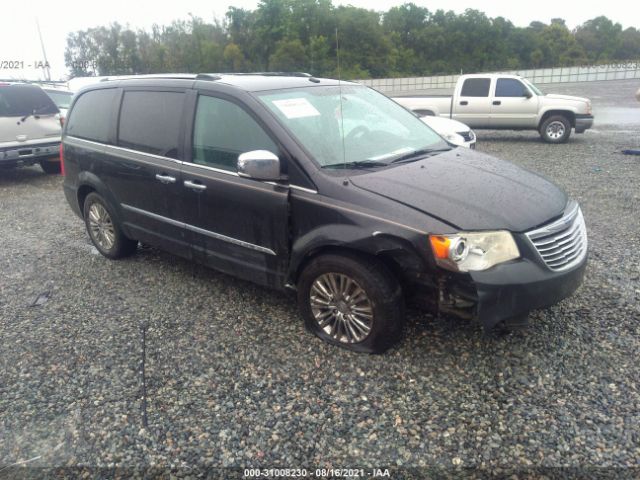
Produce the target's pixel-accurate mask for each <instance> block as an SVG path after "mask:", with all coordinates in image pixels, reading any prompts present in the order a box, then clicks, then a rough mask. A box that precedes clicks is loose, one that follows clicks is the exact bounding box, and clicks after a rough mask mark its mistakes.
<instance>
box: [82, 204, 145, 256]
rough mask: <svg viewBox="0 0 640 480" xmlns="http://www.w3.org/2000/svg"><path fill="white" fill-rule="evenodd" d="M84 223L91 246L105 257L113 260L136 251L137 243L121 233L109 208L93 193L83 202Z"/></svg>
mask: <svg viewBox="0 0 640 480" xmlns="http://www.w3.org/2000/svg"><path fill="white" fill-rule="evenodd" d="M84 222H85V225H86V227H87V232H88V233H89V238H91V241H92V242H93V245H94V246H95V247H96V248H97V249H98V251H99V252H100V253H101V254H102V255H104V256H105V257H107V258H110V259H112V260H115V259H118V258H122V257H126V256H128V255H131V254H132V253H134V252H135V251H136V248H137V246H138V242H137V241H135V240H131V239H130V238H128V237H126V236H125V235H124V233H122V229H121V228H120V225H119V224H118V222H117V220H116V219H115V217H114V215H113V211H112V209H111V207H110V206H109V205H108V204H107V202H106V201H105V200H104V199H103V198H102V197H101V196H100V195H98V194H97V193H95V192H93V193H90V194H89V195H87V198H86V199H85V201H84Z"/></svg>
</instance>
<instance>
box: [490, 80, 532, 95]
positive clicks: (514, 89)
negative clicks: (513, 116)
mask: <svg viewBox="0 0 640 480" xmlns="http://www.w3.org/2000/svg"><path fill="white" fill-rule="evenodd" d="M525 94H526V90H525V88H524V85H522V83H521V82H520V81H519V80H516V79H514V78H499V79H498V83H497V84H496V97H524V96H525Z"/></svg>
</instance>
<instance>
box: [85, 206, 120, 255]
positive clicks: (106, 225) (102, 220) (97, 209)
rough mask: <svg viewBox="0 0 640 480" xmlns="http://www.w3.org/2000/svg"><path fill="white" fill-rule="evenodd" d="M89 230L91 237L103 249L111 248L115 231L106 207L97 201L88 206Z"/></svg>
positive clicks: (114, 240) (114, 239) (114, 238)
mask: <svg viewBox="0 0 640 480" xmlns="http://www.w3.org/2000/svg"><path fill="white" fill-rule="evenodd" d="M89 232H90V233H91V238H92V239H93V240H94V241H95V242H96V243H97V244H98V246H100V248H102V249H103V250H105V251H109V250H111V249H112V248H113V245H114V244H115V242H116V231H115V228H114V226H113V221H112V220H111V216H110V215H109V212H107V209H106V208H104V206H102V205H101V204H99V203H93V204H91V206H90V207H89Z"/></svg>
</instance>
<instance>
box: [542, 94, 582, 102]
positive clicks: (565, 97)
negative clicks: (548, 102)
mask: <svg viewBox="0 0 640 480" xmlns="http://www.w3.org/2000/svg"><path fill="white" fill-rule="evenodd" d="M545 98H550V99H552V100H573V101H574V102H584V103H589V99H588V98H583V97H572V96H571V95H556V94H555V93H548V94H547V95H545Z"/></svg>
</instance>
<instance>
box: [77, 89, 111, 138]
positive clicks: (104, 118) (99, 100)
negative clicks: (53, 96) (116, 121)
mask: <svg viewBox="0 0 640 480" xmlns="http://www.w3.org/2000/svg"><path fill="white" fill-rule="evenodd" d="M117 95H118V92H117V91H116V89H114V88H109V89H104V90H91V91H89V92H86V93H84V94H82V95H81V96H80V97H79V98H78V100H76V103H75V104H74V105H73V109H72V110H71V114H70V115H69V118H68V119H67V130H66V133H67V135H71V136H73V137H78V138H84V139H86V140H93V141H94V142H100V143H107V140H108V138H109V126H110V123H111V116H112V113H113V109H114V108H115V102H116V98H117Z"/></svg>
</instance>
